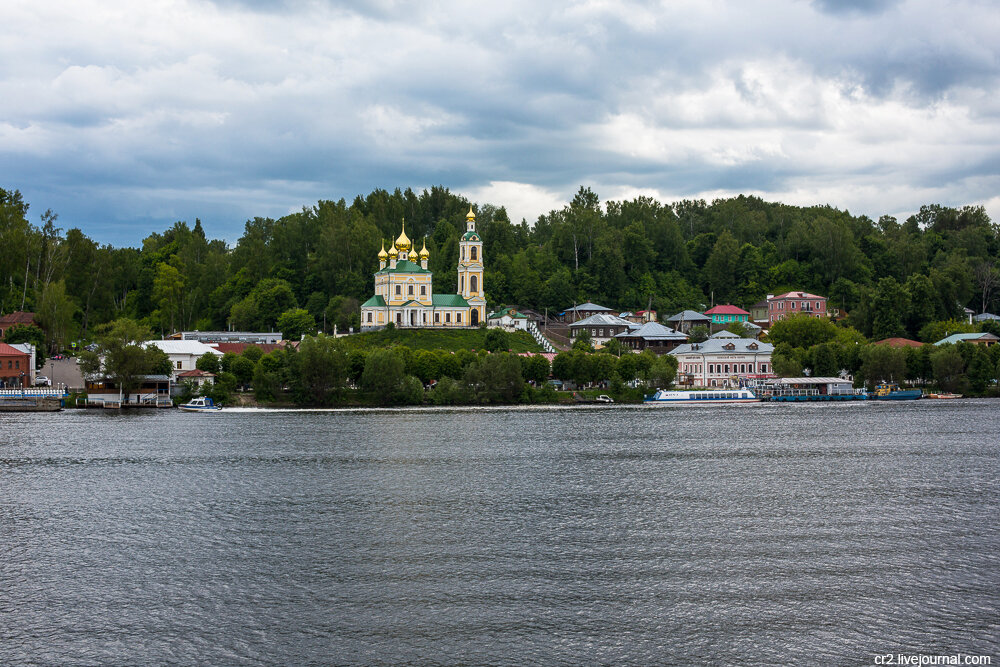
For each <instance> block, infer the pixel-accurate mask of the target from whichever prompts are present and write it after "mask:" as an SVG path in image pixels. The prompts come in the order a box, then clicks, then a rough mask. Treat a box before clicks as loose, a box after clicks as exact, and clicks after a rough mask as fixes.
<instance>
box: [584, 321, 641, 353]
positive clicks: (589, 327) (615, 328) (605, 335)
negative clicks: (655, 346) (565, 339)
mask: <svg viewBox="0 0 1000 667" xmlns="http://www.w3.org/2000/svg"><path fill="white" fill-rule="evenodd" d="M639 326H640V325H638V324H636V323H635V322H629V321H628V320H625V319H622V318H620V317H618V316H617V315H611V314H604V313H602V314H597V315H591V316H590V317H588V318H586V319H583V320H579V321H577V322H573V323H572V324H570V325H569V331H570V338H572V339H573V340H576V339H577V338H579V337H580V336H581V335H582V334H583V332H584V331H586V332H587V333H589V334H590V342H591V344H593V345H595V346H596V345H604V344H605V343H607V342H608V341H609V340H611V339H612V338H614V337H615V336H617V335H618V334H620V333H625V332H627V331H632V330H633V329H638V328H639Z"/></svg>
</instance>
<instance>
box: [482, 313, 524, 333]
mask: <svg viewBox="0 0 1000 667" xmlns="http://www.w3.org/2000/svg"><path fill="white" fill-rule="evenodd" d="M486 326H488V327H490V328H491V329H506V330H507V331H516V330H520V331H527V330H528V317H527V315H522V314H521V313H519V312H517V311H516V310H514V309H513V308H504V309H503V310H499V311H497V312H495V313H490V314H489V315H488V316H487V317H486Z"/></svg>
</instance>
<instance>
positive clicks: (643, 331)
mask: <svg viewBox="0 0 1000 667" xmlns="http://www.w3.org/2000/svg"><path fill="white" fill-rule="evenodd" d="M614 338H615V340H618V341H621V342H622V344H623V345H625V347H628V348H630V349H632V350H634V351H635V352H642V351H643V350H650V351H651V352H653V353H654V354H666V353H668V352H670V351H671V350H673V349H674V348H676V347H677V346H678V345H683V344H684V343H686V342H687V339H688V337H687V335H685V334H682V333H681V332H679V331H675V330H673V329H671V328H670V327H665V326H663V325H662V324H660V323H659V322H646V323H645V324H643V325H642V326H641V327H639V328H638V329H631V330H629V331H624V332H622V333H620V334H617V335H616V336H615V337H614Z"/></svg>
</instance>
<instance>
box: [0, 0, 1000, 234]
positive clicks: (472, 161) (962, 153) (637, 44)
mask: <svg viewBox="0 0 1000 667" xmlns="http://www.w3.org/2000/svg"><path fill="white" fill-rule="evenodd" d="M10 14H11V16H10V18H9V20H8V21H7V22H6V23H5V26H4V27H3V28H0V30H2V31H3V34H0V37H2V38H3V39H0V187H6V188H20V189H21V190H22V192H23V193H24V194H25V196H26V198H27V199H28V201H30V202H31V203H32V205H33V209H39V210H44V209H45V208H50V207H51V208H53V209H54V210H56V211H58V212H59V213H60V222H61V223H62V224H63V225H64V226H67V227H68V226H80V227H82V228H83V229H84V230H85V231H86V232H87V233H88V234H91V235H93V236H94V237H96V238H98V239H101V240H108V241H114V242H116V243H121V242H129V243H137V242H138V241H139V240H140V239H141V237H142V236H143V235H144V234H145V233H148V232H149V231H157V230H160V229H162V228H163V227H164V226H165V225H167V224H170V223H172V222H173V221H174V220H176V219H188V220H193V218H194V217H196V216H197V217H201V218H202V220H203V221H204V222H205V224H206V228H207V229H208V230H209V233H214V234H217V235H220V236H223V237H226V238H229V239H231V240H232V239H235V238H236V237H238V236H239V234H240V232H241V231H242V223H243V221H244V220H245V219H246V218H247V217H250V216H253V215H272V216H276V215H282V214H284V213H287V212H289V211H293V210H298V209H299V208H301V207H302V206H303V205H306V206H308V205H311V204H313V203H315V201H316V200H318V199H321V198H322V199H331V198H332V199H337V198H340V197H346V198H347V199H351V198H353V197H354V195H356V194H367V192H369V191H370V190H371V189H372V188H374V187H385V188H390V189H391V188H394V187H396V186H400V187H407V186H412V187H414V188H423V187H429V186H430V185H434V184H443V185H446V186H448V187H450V188H451V189H452V190H453V191H466V192H474V193H483V195H484V196H501V195H502V194H503V193H511V196H517V197H518V198H519V204H518V206H520V207H521V210H512V211H511V214H512V216H513V217H515V218H519V217H520V216H522V215H524V216H525V217H527V218H529V220H530V219H533V218H534V216H536V215H537V214H539V213H542V212H544V211H545V210H547V209H546V208H543V207H549V206H551V205H552V202H553V201H558V200H559V199H560V198H563V199H568V198H570V197H572V194H573V193H574V192H575V190H576V189H577V187H578V186H579V185H580V184H581V183H586V184H588V185H592V186H593V187H594V188H595V190H597V191H598V193H599V194H603V193H602V192H601V190H602V188H603V189H604V190H606V191H607V192H618V191H621V192H627V191H643V192H655V193H658V194H660V195H662V196H664V197H671V196H683V197H688V196H701V195H706V196H713V195H720V196H721V195H722V194H724V193H738V192H742V191H746V192H754V193H760V194H761V195H762V196H770V197H772V198H788V199H789V200H796V203H819V202H827V201H829V202H830V203H832V204H834V205H841V206H844V207H848V208H850V209H851V210H852V211H859V210H862V209H864V210H863V212H866V213H868V214H869V215H872V216H873V217H877V215H879V214H880V213H883V212H898V211H900V210H904V209H906V208H909V209H911V210H915V209H916V208H918V207H919V205H920V204H923V203H927V200H926V199H925V198H926V197H936V198H937V200H939V201H941V202H942V203H948V204H963V203H972V201H982V202H990V201H992V198H994V194H993V193H995V192H996V191H997V185H998V184H1000V182H998V176H997V170H996V164H997V160H998V157H997V156H998V155H1000V145H998V144H1000V139H998V137H1000V127H998V124H1000V123H998V118H1000V114H998V111H1000V95H998V92H997V91H1000V86H998V85H997V84H998V83H1000V72H998V67H1000V65H998V63H1000V57H998V56H1000V53H998V51H1000V44H998V43H997V42H996V40H995V38H994V35H995V34H996V33H997V31H998V29H1000V19H998V17H997V16H995V12H993V11H992V10H991V8H990V7H988V6H987V5H984V4H979V3H976V2H971V1H970V2H965V3H959V4H957V5H949V6H948V7H941V6H938V4H937V3H933V2H931V1H930V0H920V1H914V0H911V1H909V2H849V3H843V2H841V3H836V4H835V3H832V2H817V3H807V2H801V1H794V0H787V1H781V0H775V2H773V3H770V4H767V5H762V6H761V5H755V6H753V7H750V6H747V5H746V3H737V2H730V3H728V4H726V5H721V6H720V5H718V4H705V3H698V2H690V3H671V4H669V5H666V6H662V7H661V6H660V5H658V4H656V3H644V2H637V3H625V4H620V3H618V4H612V5H596V4H575V5H566V6H561V7H560V8H559V9H558V10H556V9H551V8H548V7H546V6H542V7H540V6H537V4H536V3H531V2H527V1H525V2H514V3H512V4H510V5H504V6H488V5H483V6H476V7H470V6H467V5H465V4H464V3H454V4H450V3H446V4H444V5H434V6H424V5H413V4H409V3H406V4H402V3H396V2H392V1H391V0H386V1H385V2H368V3H365V2H305V1H302V2H299V1H297V0H287V1H285V2H281V3H273V2H263V1H261V2H255V1H254V0H214V1H213V2H210V3H209V2H201V1H198V0H189V1H188V2H181V3H161V2H157V1H155V0H154V1H153V2H150V3H146V4H144V5H143V7H142V8H141V9H138V10H137V9H136V8H135V6H134V5H131V4H130V5H126V4H124V3H114V2H112V3H97V2H96V0H93V3H92V4H88V3H83V4H80V3H69V2H65V3H61V2H54V3H46V6H45V7H43V8H42V9H41V10H37V9H35V8H34V7H33V5H29V3H28V0H15V7H14V10H13V11H12V12H10ZM873 174H874V175H875V176H874V177H873V176H872V175H873ZM873 181H874V182H877V183H878V186H879V187H878V188H876V189H874V190H873V191H872V192H871V193H869V194H859V193H865V192H866V187H868V186H869V185H871V184H872V183H873ZM876 190H877V191H876ZM878 191H880V192H881V195H882V197H883V199H882V200H879V199H878V195H879V192H878ZM810 197H812V198H813V199H812V200H810ZM532 198H534V199H532ZM532 201H534V202H535V203H534V204H532ZM492 203H498V204H503V203H506V202H503V201H496V202H492ZM994 205H1000V202H997V203H996V204H990V206H994ZM869 209H870V210H869ZM991 210H992V209H991ZM997 213H1000V211H997Z"/></svg>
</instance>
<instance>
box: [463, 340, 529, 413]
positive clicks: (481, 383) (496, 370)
mask: <svg viewBox="0 0 1000 667" xmlns="http://www.w3.org/2000/svg"><path fill="white" fill-rule="evenodd" d="M465 384H466V385H468V387H469V389H470V390H471V392H472V396H473V400H474V401H475V402H476V403H481V404H489V403H515V402H516V401H517V399H518V398H520V396H521V393H522V392H523V391H524V386H525V385H524V378H523V377H522V375H521V360H520V358H519V357H517V355H513V354H509V353H506V352H501V353H497V354H490V355H488V356H486V357H483V358H482V359H480V360H478V361H475V362H473V363H472V364H471V365H470V366H469V367H468V368H467V369H466V370H465Z"/></svg>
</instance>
